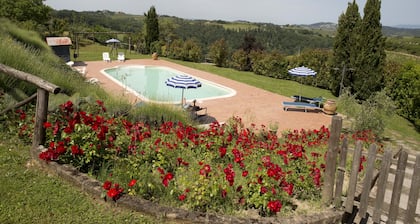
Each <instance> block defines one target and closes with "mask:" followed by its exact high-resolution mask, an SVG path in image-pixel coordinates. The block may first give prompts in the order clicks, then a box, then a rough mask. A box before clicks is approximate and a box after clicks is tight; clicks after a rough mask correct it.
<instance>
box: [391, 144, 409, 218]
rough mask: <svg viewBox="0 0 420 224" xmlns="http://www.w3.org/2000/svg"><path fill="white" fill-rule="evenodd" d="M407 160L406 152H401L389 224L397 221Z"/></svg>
mask: <svg viewBox="0 0 420 224" xmlns="http://www.w3.org/2000/svg"><path fill="white" fill-rule="evenodd" d="M407 159H408V153H407V152H406V151H401V154H400V158H398V164H397V171H395V180H394V187H393V189H392V196H391V206H390V208H389V214H388V221H387V223H389V224H391V223H395V222H396V221H397V216H398V210H399V206H400V197H401V191H402V187H403V182H404V174H405V168H406V166H407Z"/></svg>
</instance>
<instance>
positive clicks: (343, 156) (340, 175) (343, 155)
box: [334, 137, 348, 208]
mask: <svg viewBox="0 0 420 224" xmlns="http://www.w3.org/2000/svg"><path fill="white" fill-rule="evenodd" d="M347 149H348V145H347V137H345V138H344V139H343V143H342V145H341V151H340V161H339V164H338V167H337V178H336V182H335V192H334V194H335V200H334V206H335V208H340V207H341V205H342V202H341V201H342V200H341V194H342V193H343V182H344V174H345V173H346V161H347Z"/></svg>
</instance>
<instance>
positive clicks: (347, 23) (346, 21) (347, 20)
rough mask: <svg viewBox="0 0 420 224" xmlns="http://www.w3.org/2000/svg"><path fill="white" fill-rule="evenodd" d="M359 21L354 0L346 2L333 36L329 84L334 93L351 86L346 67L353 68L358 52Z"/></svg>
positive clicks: (357, 9)
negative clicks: (346, 4)
mask: <svg viewBox="0 0 420 224" xmlns="http://www.w3.org/2000/svg"><path fill="white" fill-rule="evenodd" d="M360 23H361V17H360V14H359V7H358V5H357V4H356V1H353V3H348V7H347V10H346V12H345V13H343V14H341V16H340V17H339V19H338V27H337V34H336V36H335V38H334V46H333V62H332V68H333V70H331V74H332V77H331V78H332V80H331V86H330V88H331V91H332V93H333V94H334V95H339V93H340V92H341V90H342V88H344V87H345V86H346V87H350V88H351V87H352V83H353V76H352V72H351V71H350V70H349V69H348V68H355V62H356V57H357V52H358V48H357V46H358V45H357V40H358V36H357V29H358V27H359V26H360Z"/></svg>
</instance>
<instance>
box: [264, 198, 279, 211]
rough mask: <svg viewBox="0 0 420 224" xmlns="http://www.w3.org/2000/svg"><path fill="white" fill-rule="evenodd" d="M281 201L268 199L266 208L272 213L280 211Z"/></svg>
mask: <svg viewBox="0 0 420 224" xmlns="http://www.w3.org/2000/svg"><path fill="white" fill-rule="evenodd" d="M281 206H282V204H281V202H280V201H279V200H275V201H269V202H268V204H267V207H268V209H270V211H271V212H272V213H277V212H279V211H280V209H281Z"/></svg>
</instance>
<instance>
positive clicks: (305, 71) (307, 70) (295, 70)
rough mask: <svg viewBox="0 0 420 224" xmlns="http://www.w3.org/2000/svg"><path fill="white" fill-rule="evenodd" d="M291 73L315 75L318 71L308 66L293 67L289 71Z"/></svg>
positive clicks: (295, 74)
mask: <svg viewBox="0 0 420 224" xmlns="http://www.w3.org/2000/svg"><path fill="white" fill-rule="evenodd" d="M288 73H289V74H290V75H293V76H315V75H316V72H315V71H314V70H312V69H310V68H307V67H305V66H301V67H296V68H292V69H290V70H289V72H288Z"/></svg>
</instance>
